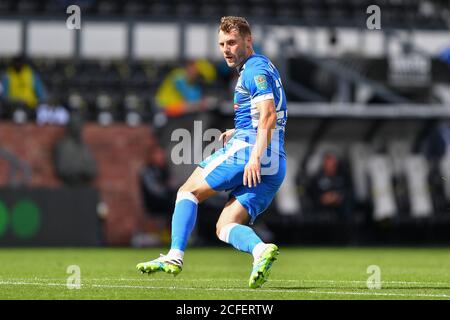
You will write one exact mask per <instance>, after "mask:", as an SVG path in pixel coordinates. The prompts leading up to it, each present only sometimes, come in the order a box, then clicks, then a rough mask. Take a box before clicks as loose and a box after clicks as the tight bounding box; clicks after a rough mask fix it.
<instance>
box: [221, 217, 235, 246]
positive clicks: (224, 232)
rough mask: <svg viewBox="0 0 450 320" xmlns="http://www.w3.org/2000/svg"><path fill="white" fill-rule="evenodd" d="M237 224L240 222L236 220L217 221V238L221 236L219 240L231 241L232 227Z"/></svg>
mask: <svg viewBox="0 0 450 320" xmlns="http://www.w3.org/2000/svg"><path fill="white" fill-rule="evenodd" d="M237 225H238V223H235V222H232V223H225V224H222V223H220V222H217V224H216V235H217V238H219V240H222V241H223V242H226V243H229V241H228V239H229V237H230V233H231V229H233V228H234V227H235V226H237Z"/></svg>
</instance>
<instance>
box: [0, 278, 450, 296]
mask: <svg viewBox="0 0 450 320" xmlns="http://www.w3.org/2000/svg"><path fill="white" fill-rule="evenodd" d="M0 285H31V286H52V287H55V286H63V287H66V286H67V284H65V283H42V282H13V281H0ZM81 287H93V288H119V289H154V290H155V289H156V290H189V291H192V290H194V291H237V292H252V293H266V292H269V293H271V292H276V293H309V294H329V295H360V296H384V297H396V296H397V297H416V298H423V297H429V298H450V295H448V294H425V293H423V294H422V293H418V294H406V293H382V292H347V291H315V290H301V289H292V290H281V289H260V290H254V289H240V288H192V287H156V286H132V285H104V284H82V285H81Z"/></svg>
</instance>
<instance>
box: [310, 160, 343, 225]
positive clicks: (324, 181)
mask: <svg viewBox="0 0 450 320" xmlns="http://www.w3.org/2000/svg"><path fill="white" fill-rule="evenodd" d="M309 191H310V194H311V197H312V201H313V203H314V207H315V210H317V211H319V212H320V213H332V214H337V215H338V218H339V219H340V220H341V221H348V219H349V215H350V213H351V212H350V211H351V210H350V209H351V207H350V205H351V199H350V197H351V188H350V180H349V177H348V176H347V175H346V173H345V171H344V170H343V168H342V165H341V163H340V162H339V159H338V157H337V156H336V155H335V154H333V153H326V154H325V155H324V157H323V161H322V167H321V168H320V170H319V172H318V173H317V174H316V175H315V176H314V177H313V178H312V180H311V183H310V190H309Z"/></svg>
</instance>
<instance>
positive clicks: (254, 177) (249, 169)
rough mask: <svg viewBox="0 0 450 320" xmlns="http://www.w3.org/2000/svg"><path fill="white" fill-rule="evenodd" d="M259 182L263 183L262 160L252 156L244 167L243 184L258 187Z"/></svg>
mask: <svg viewBox="0 0 450 320" xmlns="http://www.w3.org/2000/svg"><path fill="white" fill-rule="evenodd" d="M258 183H261V160H260V159H259V158H257V157H254V156H251V157H250V161H249V162H248V163H247V165H246V166H245V169H244V177H243V184H244V186H246V185H248V187H249V188H251V187H256V185H257V184H258Z"/></svg>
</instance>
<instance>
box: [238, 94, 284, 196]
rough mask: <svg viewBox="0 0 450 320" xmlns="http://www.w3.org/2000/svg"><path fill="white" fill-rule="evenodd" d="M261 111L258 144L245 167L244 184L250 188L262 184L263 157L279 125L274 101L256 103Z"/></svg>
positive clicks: (257, 136) (256, 143)
mask: <svg viewBox="0 0 450 320" xmlns="http://www.w3.org/2000/svg"><path fill="white" fill-rule="evenodd" d="M256 108H257V109H258V111H259V121H258V131H257V135H256V142H255V145H254V147H253V150H252V153H251V155H250V160H249V162H248V163H247V165H246V166H245V169H244V177H243V184H244V186H245V185H248V186H249V187H250V188H251V187H252V186H255V187H256V185H257V184H258V183H261V157H262V155H263V153H264V152H265V151H266V149H267V146H268V145H269V143H270V141H271V139H272V130H273V129H275V126H276V123H277V112H276V109H275V102H274V100H273V99H268V100H263V101H260V102H257V103H256Z"/></svg>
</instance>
